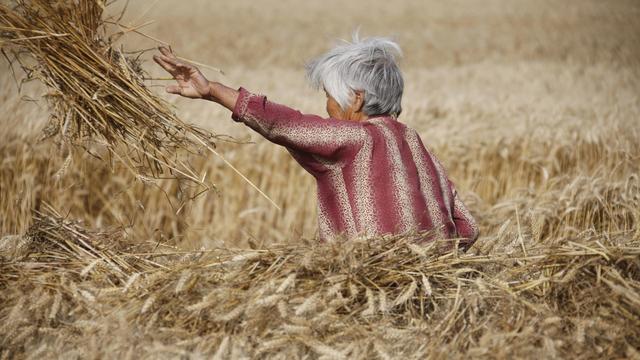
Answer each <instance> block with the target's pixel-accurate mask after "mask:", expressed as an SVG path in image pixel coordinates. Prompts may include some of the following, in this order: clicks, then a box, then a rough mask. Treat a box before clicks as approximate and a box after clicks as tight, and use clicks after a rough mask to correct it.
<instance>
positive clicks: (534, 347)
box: [0, 211, 640, 359]
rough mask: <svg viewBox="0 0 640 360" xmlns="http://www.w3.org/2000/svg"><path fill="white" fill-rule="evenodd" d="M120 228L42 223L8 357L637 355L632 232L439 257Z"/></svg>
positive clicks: (376, 243)
mask: <svg viewBox="0 0 640 360" xmlns="http://www.w3.org/2000/svg"><path fill="white" fill-rule="evenodd" d="M121 235H122V234H118V233H105V232H100V233H97V232H94V231H89V230H86V229H83V228H82V226H80V225H79V224H77V223H73V222H70V221H68V220H66V219H64V218H63V217H61V216H60V214H57V213H55V212H51V211H50V212H49V213H45V214H38V215H37V216H36V221H34V223H33V226H32V227H31V230H30V231H29V232H28V238H29V241H30V244H31V245H30V246H29V250H28V251H26V252H25V253H23V254H21V255H20V256H19V257H9V258H6V260H5V261H2V262H0V290H1V291H0V303H2V305H3V306H2V308H1V309H0V322H1V323H2V324H4V325H2V326H0V348H3V349H5V350H4V353H2V354H3V355H5V356H9V357H14V356H20V355H24V354H25V352H27V353H29V355H30V356H32V357H35V358H37V357H83V358H84V357H118V358H121V357H122V358H126V357H127V354H129V353H135V354H141V355H143V356H144V355H146V356H147V357H149V358H157V357H176V356H181V357H185V358H190V357H204V358H211V357H218V358H228V357H231V358H240V357H242V358H246V357H248V358H255V357H264V356H268V357H277V358H309V357H319V358H331V359H339V358H363V359H365V358H366V359H368V358H373V357H379V358H390V357H403V358H404V357H411V358H425V357H468V356H470V355H471V356H473V355H476V356H480V355H484V356H494V357H503V358H504V357H508V358H510V357H518V358H521V357H535V358H538V357H540V356H542V357H545V358H553V357H556V356H559V357H579V358H582V357H592V356H593V355H594V354H596V353H598V354H600V355H601V356H607V357H613V358H619V357H625V356H626V357H632V356H634V354H635V355H637V352H635V350H634V348H638V346H640V343H639V342H638V341H639V340H638V339H640V326H639V325H640V312H639V309H640V307H639V305H640V303H639V301H640V278H639V277H638V274H640V244H638V241H637V240H630V239H629V237H628V236H629V234H620V235H618V236H615V237H610V236H603V235H597V234H591V235H587V234H584V235H583V236H582V237H581V238H579V239H573V240H575V241H576V242H574V241H571V240H570V239H565V241H563V243H562V245H558V246H555V247H550V246H548V245H544V244H542V245H536V246H533V247H531V248H529V249H528V251H527V252H526V253H524V252H518V251H516V252H506V251H502V252H496V253H494V254H492V255H474V254H456V253H448V254H441V255H438V254H437V251H434V249H435V248H436V247H437V245H436V243H433V246H434V248H431V249H429V248H423V247H418V246H415V245H413V242H412V241H411V239H410V237H387V238H380V239H373V240H370V241H364V242H359V241H352V242H346V243H336V244H329V245H318V244H315V243H313V244H301V245H296V246H274V247H272V248H271V249H269V250H265V249H246V250H231V249H212V250H207V251H200V252H184V251H177V250H175V249H171V248H167V247H165V246H163V245H162V244H138V245H133V244H132V243H130V242H127V240H126V239H124V238H122V236H121ZM7 240H9V239H7ZM110 244H111V245H110ZM113 244H118V245H117V246H118V247H117V248H116V247H113V246H114V245H113ZM110 246H111V247H110ZM53 270H55V271H53ZM105 337H108V339H109V340H108V341H106V342H105V341H104V339H105ZM0 352H1V350H0ZM36 354H37V356H36Z"/></svg>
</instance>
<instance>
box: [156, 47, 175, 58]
mask: <svg viewBox="0 0 640 360" xmlns="http://www.w3.org/2000/svg"><path fill="white" fill-rule="evenodd" d="M158 49H159V50H160V52H161V53H162V55H164V56H171V57H175V55H173V53H172V52H171V49H169V48H168V47H166V46H160V47H158Z"/></svg>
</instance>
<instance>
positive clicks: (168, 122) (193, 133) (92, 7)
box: [0, 0, 214, 185]
mask: <svg viewBox="0 0 640 360" xmlns="http://www.w3.org/2000/svg"><path fill="white" fill-rule="evenodd" d="M104 6H105V5H104V3H103V2H102V1H97V0H79V1H50V0H24V1H16V2H15V4H13V5H12V6H8V5H0V40H1V41H2V43H1V44H2V50H3V54H4V55H5V57H7V59H9V60H10V61H11V62H14V63H18V64H19V66H20V67H21V68H22V69H23V70H24V72H25V73H26V74H27V78H26V79H25V80H24V81H28V80H33V79H36V80H38V81H40V82H42V83H43V84H44V85H46V87H47V89H48V91H49V93H48V94H47V95H46V98H47V99H48V103H49V105H50V108H51V119H50V123H49V126H48V127H47V128H46V129H45V136H46V137H51V136H57V137H58V138H59V139H60V140H61V143H63V144H70V145H75V146H77V147H80V148H82V149H84V150H86V151H89V152H91V153H92V154H93V155H95V156H97V157H101V158H104V160H107V161H109V162H113V161H117V162H120V163H122V164H125V165H126V166H127V167H128V168H129V170H130V171H131V172H133V173H135V174H137V175H139V176H140V177H141V178H142V179H143V180H144V179H146V178H147V177H152V178H159V177H165V176H171V177H177V178H184V179H188V180H191V181H194V182H196V183H198V184H201V185H205V184H204V183H203V182H202V181H201V178H202V177H201V176H199V175H198V174H197V172H196V171H194V170H193V169H192V168H191V167H190V166H189V164H188V162H187V161H186V159H185V157H184V156H180V154H181V153H182V152H186V153H196V152H198V150H199V147H200V146H202V145H212V142H211V141H212V140H213V139H214V136H213V135H212V134H210V133H208V132H207V131H205V130H203V129H200V128H198V127H195V126H193V125H189V124H187V123H184V122H182V121H181V120H180V119H179V118H177V117H176V116H175V114H174V113H173V112H172V111H171V109H170V107H169V106H168V104H167V103H165V102H163V101H162V100H161V99H159V98H158V97H157V96H155V95H154V94H153V93H151V92H150V91H149V89H148V88H147V87H145V84H144V82H143V80H144V73H143V70H142V68H141V67H140V62H139V60H138V57H139V56H138V55H136V53H133V54H131V53H129V54H128V53H126V52H125V51H124V50H123V49H118V48H116V47H115V45H114V42H115V41H117V39H118V38H119V37H121V36H122V35H124V34H125V32H126V31H119V32H113V33H110V34H109V33H108V32H107V28H106V25H107V24H108V23H116V22H117V20H118V19H111V20H109V19H103V10H104ZM131 31H133V30H131ZM96 147H98V148H99V149H96ZM104 150H106V151H104ZM66 151H67V152H68V150H66ZM105 153H106V154H105ZM67 159H68V160H69V161H70V160H71V156H70V155H69V156H68V157H67ZM66 165H67V166H68V165H69V164H66Z"/></svg>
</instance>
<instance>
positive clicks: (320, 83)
mask: <svg viewBox="0 0 640 360" xmlns="http://www.w3.org/2000/svg"><path fill="white" fill-rule="evenodd" d="M160 52H161V54H159V55H156V56H154V60H155V61H156V62H157V63H158V64H159V65H161V66H162V67H163V68H164V69H165V70H167V71H168V72H169V73H171V75H173V77H174V78H175V80H176V81H177V85H172V86H168V87H167V89H166V90H167V92H169V93H172V94H178V95H182V96H185V97H188V98H195V99H207V100H211V101H214V102H217V103H218V104H220V105H222V106H224V107H226V108H227V109H229V110H231V111H232V112H233V113H232V118H233V120H235V121H237V122H242V123H244V124H245V125H247V126H249V127H250V128H252V129H253V130H255V131H256V132H258V133H259V134H260V135H262V136H264V137H265V138H266V139H267V140H269V141H271V142H273V143H276V144H279V145H282V146H284V147H286V148H287V149H288V150H289V152H290V153H291V155H292V156H293V158H294V159H295V160H296V161H297V162H298V163H299V164H300V165H301V166H302V167H303V168H304V169H305V170H307V171H308V172H309V173H310V174H311V175H313V176H314V177H315V179H316V182H317V186H318V191H317V194H318V223H319V228H320V229H319V230H320V237H321V239H324V240H330V239H335V238H337V237H347V238H353V237H357V236H375V235H380V234H389V233H405V232H412V231H418V232H423V231H424V232H425V233H428V234H429V236H428V237H426V240H428V239H433V238H434V237H436V238H461V239H462V241H461V245H462V247H463V248H468V247H469V246H471V244H473V242H474V241H475V240H476V238H477V236H478V229H477V227H476V224H475V221H474V219H473V218H472V216H471V215H470V214H469V211H467V208H466V207H465V205H464V204H463V203H462V201H461V200H460V197H459V196H458V194H457V193H456V190H455V188H454V186H453V184H452V183H451V181H450V180H449V179H448V178H447V175H446V172H445V170H444V168H443V167H442V165H441V164H440V162H439V161H438V160H437V159H436V157H435V156H434V155H433V154H432V153H431V152H430V151H429V150H427V149H426V148H425V146H424V145H423V144H422V141H421V140H420V137H419V136H418V134H417V132H416V131H415V130H413V129H410V128H408V127H407V126H406V125H404V124H403V123H401V122H399V121H398V120H397V118H398V116H399V115H400V113H401V111H402V107H401V105H400V103H401V99H402V92H403V86H404V82H403V79H402V74H401V72H400V69H399V68H398V65H397V64H396V56H395V55H396V54H400V48H399V47H398V45H397V44H396V43H395V42H393V41H391V40H389V39H386V38H368V39H362V40H358V39H357V38H356V39H354V41H353V43H345V44H343V45H340V46H338V47H336V48H334V49H332V50H330V51H329V52H327V53H326V54H324V55H322V56H320V57H318V58H317V59H315V60H313V61H312V62H310V63H309V64H308V66H307V74H308V77H309V79H310V80H311V84H312V85H313V86H314V87H315V88H317V89H320V88H322V89H324V91H325V93H326V95H327V113H328V115H329V117H328V118H324V117H320V116H317V115H307V114H302V113H301V112H299V111H296V110H293V109H291V108H289V107H287V106H284V105H280V104H276V103H273V102H271V101H269V100H268V99H267V98H266V97H265V96H262V95H256V94H254V93H251V92H249V91H247V90H246V89H244V88H240V89H239V90H234V89H231V88H229V87H227V86H225V85H223V84H221V83H218V82H210V81H208V80H207V79H206V78H205V77H204V76H203V75H202V73H201V72H200V71H199V70H198V69H197V68H196V67H194V66H192V65H189V64H186V63H183V62H180V61H178V59H177V58H176V57H175V56H174V55H173V54H172V53H171V51H170V50H169V49H167V48H164V47H163V48H160Z"/></svg>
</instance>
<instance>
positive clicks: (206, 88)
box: [153, 46, 211, 99]
mask: <svg viewBox="0 0 640 360" xmlns="http://www.w3.org/2000/svg"><path fill="white" fill-rule="evenodd" d="M159 49H160V53H161V55H154V56H153V60H154V61H155V62H157V63H158V65H160V66H162V68H163V69H165V70H167V72H169V74H171V76H173V78H174V79H176V81H177V82H178V85H169V86H167V88H166V90H167V92H168V93H170V94H178V95H182V96H184V97H188V98H191V99H202V98H208V97H210V96H211V86H210V83H209V80H207V78H205V77H204V75H202V72H200V70H199V69H198V68H197V67H195V66H193V65H191V64H186V63H183V62H181V61H179V60H178V58H177V57H176V56H175V55H174V54H173V53H172V52H171V50H169V49H168V48H166V47H164V46H161V47H160V48H159Z"/></svg>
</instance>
